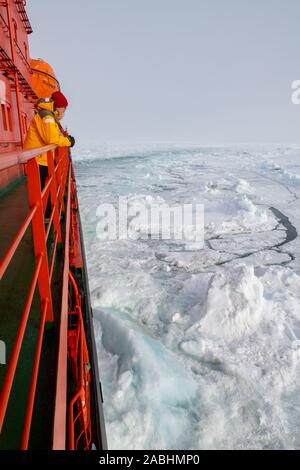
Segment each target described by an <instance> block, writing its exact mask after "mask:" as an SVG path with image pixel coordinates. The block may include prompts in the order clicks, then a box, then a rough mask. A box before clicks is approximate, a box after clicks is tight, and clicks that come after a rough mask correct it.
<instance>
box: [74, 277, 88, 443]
mask: <svg viewBox="0 0 300 470" xmlns="http://www.w3.org/2000/svg"><path fill="white" fill-rule="evenodd" d="M69 281H70V289H71V290H72V292H71V296H70V297H71V298H72V299H74V300H73V302H74V305H73V308H72V310H69V330H68V336H69V341H68V344H69V348H68V357H69V361H70V364H71V368H72V377H73V383H74V390H73V396H72V398H71V400H70V401H69V407H68V449H69V450H89V448H90V445H91V441H92V433H91V417H90V382H91V372H90V371H91V365H90V360H89V353H88V347H87V343H86V336H85V329H84V322H83V316H82V310H81V299H80V295H79V291H78V286H77V283H76V280H75V278H74V276H73V274H72V273H71V271H69Z"/></svg>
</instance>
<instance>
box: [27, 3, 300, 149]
mask: <svg viewBox="0 0 300 470" xmlns="http://www.w3.org/2000/svg"><path fill="white" fill-rule="evenodd" d="M27 12H28V15H29V17H30V21H31V24H32V26H33V30H34V32H33V34H32V35H31V36H30V47H31V56H32V57H34V58H36V57H42V58H43V59H44V60H46V61H48V62H49V63H51V65H52V66H53V67H54V69H55V72H56V75H57V77H58V79H59V80H60V83H61V88H62V91H63V92H64V93H65V94H66V95H67V97H68V99H69V101H70V102H71V103H70V107H69V110H68V113H67V115H66V118H65V123H66V124H67V125H68V127H69V130H70V132H71V133H73V134H74V135H75V136H76V137H77V138H78V139H79V140H81V141H83V142H89V141H98V142H110V141H111V142H121V141H126V142H136V141H156V142H157V141H178V142H184V141H188V142H197V143H218V144H220V143H232V142H276V143H281V142H282V143H299V142H300V105H298V106H296V105H293V104H292V103H291V83H292V81H293V80H296V79H300V1H299V0H86V1H82V0H51V1H49V2H48V1H47V2H46V1H41V0H28V1H27Z"/></svg>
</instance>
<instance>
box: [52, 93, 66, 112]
mask: <svg viewBox="0 0 300 470" xmlns="http://www.w3.org/2000/svg"><path fill="white" fill-rule="evenodd" d="M51 99H52V100H53V101H54V107H55V108H66V107H67V106H68V104H69V103H68V100H67V98H66V97H65V95H63V94H62V93H61V92H60V91H54V93H52V95H51Z"/></svg>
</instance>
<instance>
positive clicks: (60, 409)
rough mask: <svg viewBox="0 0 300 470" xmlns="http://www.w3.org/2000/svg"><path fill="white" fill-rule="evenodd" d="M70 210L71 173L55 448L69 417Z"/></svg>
mask: <svg viewBox="0 0 300 470" xmlns="http://www.w3.org/2000/svg"><path fill="white" fill-rule="evenodd" d="M70 211H71V173H70V172H69V178H68V191H67V209H66V226H65V227H66V235H65V245H64V270H63V285H62V301H61V315H60V329H59V350H58V363H57V376H56V393H55V405H54V426H53V444H52V449H53V450H63V449H65V448H66V419H67V402H66V400H67V353H68V284H69V244H70Z"/></svg>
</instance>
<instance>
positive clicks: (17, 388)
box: [0, 178, 62, 449]
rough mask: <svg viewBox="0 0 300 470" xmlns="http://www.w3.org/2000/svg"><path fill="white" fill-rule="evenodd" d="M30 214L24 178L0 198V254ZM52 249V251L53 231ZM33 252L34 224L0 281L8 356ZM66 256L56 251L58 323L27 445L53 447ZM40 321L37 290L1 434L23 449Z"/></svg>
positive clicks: (48, 340)
mask: <svg viewBox="0 0 300 470" xmlns="http://www.w3.org/2000/svg"><path fill="white" fill-rule="evenodd" d="M27 213H28V197H27V185H26V180H25V178H23V179H21V180H20V181H19V183H18V184H17V185H16V186H15V187H14V188H12V189H11V190H10V191H9V192H7V193H6V194H4V195H2V196H1V197H0V227H1V228H0V259H1V258H2V256H3V255H4V253H5V251H6V250H7V248H8V246H9V244H10V243H11V242H12V240H13V238H14V236H15V235H16V233H17V231H18V229H19V228H20V225H21V223H22V221H23V220H24V219H25V216H26V215H27ZM48 241H49V243H48V245H49V246H48V251H50V250H51V241H52V240H51V235H50V237H49V240H48ZM34 266H35V257H34V252H33V240H32V232H31V226H30V227H29V228H28V229H27V232H26V235H25V236H24V238H23V240H22V242H21V244H20V246H19V247H18V249H17V251H16V253H15V255H14V258H13V260H12V262H11V263H10V265H9V267H8V269H7V271H6V273H5V275H4V277H3V279H2V282H1V283H0V339H1V340H2V341H4V342H5V344H6V358H7V360H8V359H9V357H10V354H11V351H12V348H13V345H14V341H15V337H16V333H17V329H18V326H19V322H20V318H21V314H22V311H23V308H24V304H25V300H26V295H27V293H28V289H29V284H30V281H31V278H32V275H33V270H34ZM61 275H62V255H61V253H60V250H58V254H57V255H56V262H55V268H54V273H53V278H52V286H53V287H54V289H53V296H54V297H53V307H54V315H55V321H54V325H53V326H51V327H50V328H49V327H48V328H46V331H45V335H44V339H43V349H42V355H41V364H40V372H39V378H38V384H37V392H36V400H35V407H34V414H33V425H32V431H31V435H30V443H29V449H37V448H39V449H46V448H48V449H49V448H51V440H52V436H51V433H49V429H51V428H52V422H51V420H52V417H53V404H54V393H55V377H56V358H57V338H58V335H57V334H56V331H57V329H58V328H57V327H58V319H59V315H60V305H61V284H62V282H61ZM39 321H40V300H39V295H38V289H36V292H35V295H34V301H33V304H32V308H31V311H30V316H29V320H28V324H27V328H26V333H25V337H24V341H23V346H22V349H21V353H20V361H19V364H18V367H17V371H16V375H15V380H14V383H13V388H12V394H11V397H10V401H9V405H8V411H7V415H6V419H5V422H4V427H3V431H2V433H1V435H0V449H18V448H20V443H21V436H22V426H23V422H24V417H25V411H26V404H27V399H28V392H29V386H30V380H31V375H32V368H33V358H34V354H35V348H36V343H37V337H38V328H39ZM6 370H7V365H0V389H1V386H2V383H3V380H4V377H5V373H6Z"/></svg>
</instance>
